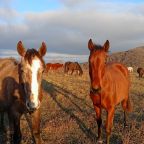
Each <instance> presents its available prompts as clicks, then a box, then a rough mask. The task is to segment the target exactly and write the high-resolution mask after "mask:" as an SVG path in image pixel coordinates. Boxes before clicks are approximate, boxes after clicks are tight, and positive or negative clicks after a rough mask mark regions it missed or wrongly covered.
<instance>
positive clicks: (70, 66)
mask: <svg viewBox="0 0 144 144" xmlns="http://www.w3.org/2000/svg"><path fill="white" fill-rule="evenodd" d="M61 68H62V69H64V73H65V74H71V75H72V74H73V73H74V72H75V73H76V74H77V75H80V76H81V75H82V74H83V70H82V68H81V66H80V64H79V63H78V62H71V61H68V62H65V64H61V63H47V64H46V67H45V72H49V71H57V70H59V69H61Z"/></svg>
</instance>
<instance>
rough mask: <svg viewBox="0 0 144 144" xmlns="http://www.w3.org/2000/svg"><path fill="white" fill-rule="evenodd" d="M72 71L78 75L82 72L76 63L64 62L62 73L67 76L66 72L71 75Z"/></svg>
mask: <svg viewBox="0 0 144 144" xmlns="http://www.w3.org/2000/svg"><path fill="white" fill-rule="evenodd" d="M74 71H76V72H77V73H78V74H79V75H82V74H83V70H82V68H81V66H80V65H79V63H78V62H65V65H64V73H67V74H68V72H71V75H72V74H73V72H74Z"/></svg>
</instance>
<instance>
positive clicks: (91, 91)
mask: <svg viewBox="0 0 144 144" xmlns="http://www.w3.org/2000/svg"><path fill="white" fill-rule="evenodd" d="M100 92H101V87H97V88H93V87H91V88H90V93H93V94H100Z"/></svg>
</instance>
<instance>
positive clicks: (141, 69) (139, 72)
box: [137, 67, 144, 78]
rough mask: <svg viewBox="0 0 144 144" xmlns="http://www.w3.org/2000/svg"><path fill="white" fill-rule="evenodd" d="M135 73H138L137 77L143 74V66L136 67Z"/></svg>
mask: <svg viewBox="0 0 144 144" xmlns="http://www.w3.org/2000/svg"><path fill="white" fill-rule="evenodd" d="M137 73H138V74H139V78H142V76H143V74H144V69H143V68H141V67H140V68H138V69H137Z"/></svg>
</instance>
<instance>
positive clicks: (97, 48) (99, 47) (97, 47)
mask: <svg viewBox="0 0 144 144" xmlns="http://www.w3.org/2000/svg"><path fill="white" fill-rule="evenodd" d="M102 49H103V46H101V45H99V44H94V50H102Z"/></svg>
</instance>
